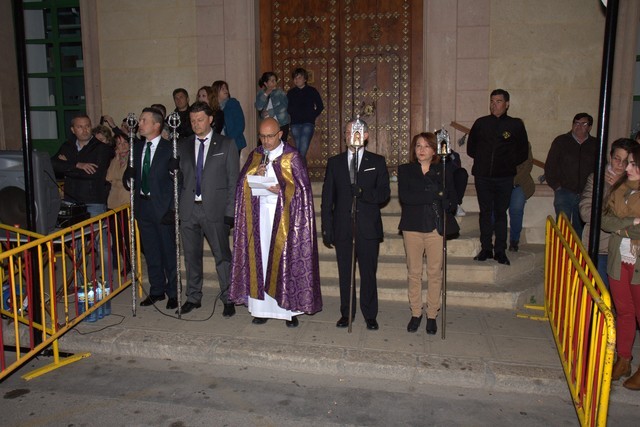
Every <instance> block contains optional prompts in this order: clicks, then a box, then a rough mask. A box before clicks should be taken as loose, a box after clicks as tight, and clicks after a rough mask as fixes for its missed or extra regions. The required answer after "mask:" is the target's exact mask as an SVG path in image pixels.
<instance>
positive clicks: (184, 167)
mask: <svg viewBox="0 0 640 427" xmlns="http://www.w3.org/2000/svg"><path fill="white" fill-rule="evenodd" d="M189 118H190V120H191V128H192V129H193V131H194V132H195V135H191V136H190V137H188V138H184V139H182V140H180V143H179V146H178V154H179V156H180V173H181V175H182V179H181V182H182V184H181V192H180V234H181V235H182V245H183V247H184V259H185V264H186V268H187V301H186V302H185V303H184V304H183V305H182V308H181V312H182V313H185V314H186V313H189V312H190V311H192V310H193V309H195V308H199V307H200V306H201V304H200V301H201V299H202V245H203V243H204V242H203V237H206V238H207V241H208V242H209V247H210V248H211V252H212V253H213V256H214V258H215V260H216V271H217V273H218V282H219V283H220V298H221V299H222V302H223V303H224V311H223V313H222V315H223V316H224V317H231V316H233V315H234V314H235V313H236V309H235V306H234V305H233V303H229V300H228V295H229V273H230V266H231V249H230V248H229V230H230V228H231V227H233V214H234V206H235V190H236V181H237V180H238V169H239V160H238V150H237V148H236V145H235V143H234V142H233V139H230V138H225V137H222V136H221V135H218V134H216V133H214V132H213V129H212V128H211V124H212V123H213V110H211V107H209V104H207V103H205V102H196V103H194V104H193V105H192V106H191V109H190V112H189Z"/></svg>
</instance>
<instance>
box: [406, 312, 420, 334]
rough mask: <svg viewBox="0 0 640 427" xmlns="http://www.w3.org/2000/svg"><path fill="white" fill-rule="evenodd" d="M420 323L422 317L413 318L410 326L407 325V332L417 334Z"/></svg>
mask: <svg viewBox="0 0 640 427" xmlns="http://www.w3.org/2000/svg"><path fill="white" fill-rule="evenodd" d="M420 322H422V316H420V317H415V316H412V317H411V320H409V324H408V325H407V332H416V331H417V330H418V328H419V327H420Z"/></svg>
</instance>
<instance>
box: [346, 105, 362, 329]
mask: <svg viewBox="0 0 640 427" xmlns="http://www.w3.org/2000/svg"><path fill="white" fill-rule="evenodd" d="M363 138H364V124H363V123H362V122H361V121H360V115H359V114H358V115H357V116H356V121H355V122H354V123H353V124H352V125H351V135H350V136H349V146H350V147H353V148H355V151H354V153H353V163H352V164H353V165H354V166H353V167H354V171H353V182H352V184H353V185H356V186H357V185H358V150H359V149H360V147H362V146H364V140H363ZM357 207H358V198H357V196H356V195H355V194H354V195H353V201H352V204H351V286H350V289H349V328H348V329H347V331H348V332H349V333H351V323H352V322H353V313H352V309H351V307H353V297H354V294H355V290H356V232H357V230H358V224H357V221H358V219H357Z"/></svg>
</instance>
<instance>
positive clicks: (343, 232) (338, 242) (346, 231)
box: [322, 120, 391, 330]
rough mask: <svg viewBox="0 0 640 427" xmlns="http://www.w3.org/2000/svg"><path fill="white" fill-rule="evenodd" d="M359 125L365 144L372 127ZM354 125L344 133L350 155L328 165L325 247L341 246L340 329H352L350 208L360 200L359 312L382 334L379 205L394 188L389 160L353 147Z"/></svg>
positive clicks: (335, 158) (338, 252)
mask: <svg viewBox="0 0 640 427" xmlns="http://www.w3.org/2000/svg"><path fill="white" fill-rule="evenodd" d="M360 122H361V123H362V124H363V127H364V130H363V133H364V134H363V135H358V134H356V135H355V138H354V140H355V139H360V138H361V140H362V141H363V142H364V143H366V142H367V139H368V138H369V132H368V128H367V124H366V123H365V122H364V121H362V120H360ZM354 123H355V121H352V122H349V123H347V127H346V129H345V141H346V144H347V146H348V150H347V151H345V152H344V153H341V154H338V155H336V156H333V157H331V158H330V159H329V160H328V161H327V170H326V173H325V177H324V185H323V186H322V239H323V241H324V244H325V245H326V246H328V247H331V246H332V245H335V247H336V258H337V261H338V276H339V281H340V319H338V322H337V323H336V327H338V328H345V327H347V326H348V325H349V320H348V319H349V310H351V315H352V318H353V315H355V311H356V298H355V297H354V298H353V304H352V305H351V307H349V294H350V287H351V268H352V266H351V261H352V250H353V230H352V219H351V209H352V206H353V198H354V197H356V199H357V207H356V211H357V213H358V216H357V230H356V236H355V246H356V248H355V249H356V259H357V261H358V267H359V268H360V310H361V311H362V315H363V316H364V319H365V323H366V325H367V329H370V330H377V329H378V322H377V320H376V317H377V315H378V285H377V282H376V271H377V269H378V253H379V250H380V241H381V240H382V237H383V230H382V217H381V215H380V206H381V205H382V204H383V203H385V202H386V201H387V200H388V199H389V196H390V194H391V189H390V187H389V172H388V171H387V164H386V161H385V158H384V157H383V156H380V155H378V154H375V153H371V152H369V151H366V150H365V149H364V147H359V148H358V147H357V146H352V142H355V141H351V138H350V136H351V129H352V127H353V124H354ZM358 142H359V141H358ZM357 145H359V144H357ZM356 152H357V153H358V155H357V156H355V153H356ZM356 159H357V161H358V164H357V165H356V164H355V161H356ZM356 178H357V179H356Z"/></svg>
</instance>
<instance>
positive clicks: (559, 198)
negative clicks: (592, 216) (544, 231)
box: [553, 188, 584, 239]
mask: <svg viewBox="0 0 640 427" xmlns="http://www.w3.org/2000/svg"><path fill="white" fill-rule="evenodd" d="M579 205H580V194H578V193H574V192H573V191H569V190H565V189H564V188H558V189H557V190H555V193H554V196H553V207H554V208H555V211H556V220H557V219H558V216H560V212H564V214H565V215H566V216H567V218H569V222H571V226H572V227H573V229H574V230H575V231H576V233H577V234H578V239H580V238H581V236H582V229H583V227H584V224H583V223H582V219H581V218H580V206H579Z"/></svg>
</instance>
